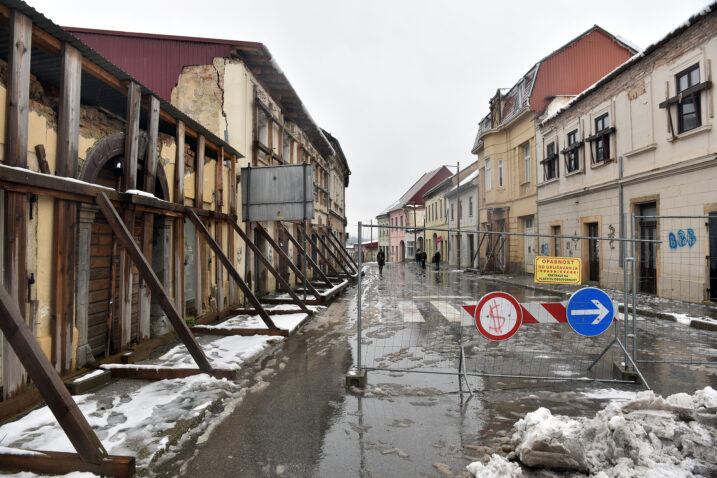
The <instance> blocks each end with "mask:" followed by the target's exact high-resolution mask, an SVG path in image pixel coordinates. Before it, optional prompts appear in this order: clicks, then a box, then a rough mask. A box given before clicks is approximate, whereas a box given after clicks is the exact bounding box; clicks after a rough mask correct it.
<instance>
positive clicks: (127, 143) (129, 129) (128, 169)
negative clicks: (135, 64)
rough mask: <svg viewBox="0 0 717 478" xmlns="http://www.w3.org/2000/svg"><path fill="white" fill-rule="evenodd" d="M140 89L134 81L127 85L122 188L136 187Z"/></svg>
mask: <svg viewBox="0 0 717 478" xmlns="http://www.w3.org/2000/svg"><path fill="white" fill-rule="evenodd" d="M141 100H142V91H141V89H140V87H139V85H138V84H137V83H135V82H133V81H132V82H130V83H129V85H128V86H127V116H126V119H127V125H126V130H125V137H124V138H125V139H124V164H123V165H122V166H123V176H124V177H123V180H124V185H123V186H124V187H123V190H124V191H126V190H128V189H137V162H138V156H139V107H140V103H141Z"/></svg>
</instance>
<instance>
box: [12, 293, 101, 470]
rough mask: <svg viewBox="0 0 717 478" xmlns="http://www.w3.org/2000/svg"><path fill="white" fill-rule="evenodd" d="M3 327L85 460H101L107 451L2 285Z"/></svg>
mask: <svg viewBox="0 0 717 478" xmlns="http://www.w3.org/2000/svg"><path fill="white" fill-rule="evenodd" d="M0 329H2V332H3V334H5V338H6V339H7V341H8V342H10V345H11V346H12V349H13V350H14V351H15V353H16V354H17V356H18V358H19V359H20V361H21V363H22V365H23V367H25V370H27V372H28V373H29V374H30V378H32V381H33V382H35V385H36V386H37V389H38V390H39V391H40V394H41V395H42V398H43V399H44V400H45V403H47V406H48V407H49V408H50V410H51V411H52V414H53V415H55V418H57V422H58V423H59V424H60V426H61V427H62V429H63V430H64V431H65V434H67V438H69V440H70V443H72V446H73V447H75V450H77V453H78V454H79V455H80V457H81V458H82V460H83V461H85V462H87V463H92V464H99V463H101V462H102V460H104V458H105V457H106V456H107V451H106V450H105V449H104V447H103V446H102V443H101V442H100V440H99V438H97V435H95V432H94V431H93V430H92V427H90V424H89V423H88V422H87V419H86V418H85V416H84V415H83V414H82V412H81V411H80V409H79V407H78V406H77V403H75V401H74V400H73V399H72V396H71V395H70V392H69V391H68V390H67V387H65V384H64V383H63V382H62V379H61V378H60V376H59V375H58V374H57V371H56V370H55V368H54V367H53V366H52V364H51V363H50V361H49V360H48V359H47V357H46V356H45V353H44V352H43V351H42V349H41V348H40V344H38V343H37V340H36V339H35V337H34V336H33V335H32V332H31V331H30V329H29V328H28V326H27V324H25V321H24V319H23V318H22V315H21V314H20V308H19V307H18V305H17V302H15V301H13V300H12V298H11V297H10V294H8V292H7V290H6V289H5V287H3V286H0Z"/></svg>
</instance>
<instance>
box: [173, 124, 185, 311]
mask: <svg viewBox="0 0 717 478" xmlns="http://www.w3.org/2000/svg"><path fill="white" fill-rule="evenodd" d="M184 135H185V128H184V123H183V122H182V121H177V137H176V140H175V144H176V146H177V152H176V155H175V159H174V202H175V203H177V204H180V205H183V204H184ZM172 250H173V251H174V252H173V254H172V257H173V259H174V303H175V305H176V307H177V310H178V311H179V314H180V316H181V317H182V318H184V317H185V300H184V218H183V217H182V218H177V219H175V220H174V226H173V227H172Z"/></svg>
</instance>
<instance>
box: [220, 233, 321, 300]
mask: <svg viewBox="0 0 717 478" xmlns="http://www.w3.org/2000/svg"><path fill="white" fill-rule="evenodd" d="M232 225H233V226H234V230H236V231H237V233H238V234H239V236H240V237H241V238H242V239H243V240H244V241H245V242H247V243H250V241H249V238H248V237H246V234H245V233H244V232H243V231H241V228H240V227H239V225H238V224H237V223H235V222H233V221H232ZM255 227H256V230H257V231H259V234H261V235H262V236H264V239H266V242H268V243H269V245H270V246H271V247H273V248H274V250H275V251H276V252H277V254H279V255H280V256H281V257H283V258H284V260H285V261H286V263H287V264H288V265H289V269H291V270H292V272H293V273H294V274H296V277H299V278H300V279H301V282H302V283H303V284H304V287H306V288H307V289H308V290H309V292H310V293H311V294H313V295H314V297H316V298H317V299H321V294H319V292H318V291H317V290H316V289H315V288H314V286H312V285H311V284H310V283H309V281H308V280H306V277H304V274H302V273H301V271H300V270H299V268H298V267H296V265H294V263H293V262H292V261H291V258H289V255H288V254H287V253H286V252H284V250H283V249H282V248H281V247H279V244H277V243H276V241H275V240H274V238H273V237H271V236H270V235H269V233H268V232H267V231H266V229H264V226H262V225H261V224H260V223H258V222H257V223H255ZM240 231H241V232H240ZM287 235H288V232H287ZM254 247H256V246H254Z"/></svg>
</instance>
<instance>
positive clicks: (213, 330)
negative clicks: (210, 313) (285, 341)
mask: <svg viewBox="0 0 717 478" xmlns="http://www.w3.org/2000/svg"><path fill="white" fill-rule="evenodd" d="M191 330H192V332H194V333H195V334H197V335H220V336H228V335H244V336H252V335H273V336H277V337H288V336H289V331H288V330H284V329H277V330H269V329H242V328H239V327H231V328H229V327H211V326H206V325H195V326H194V327H192V328H191Z"/></svg>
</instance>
